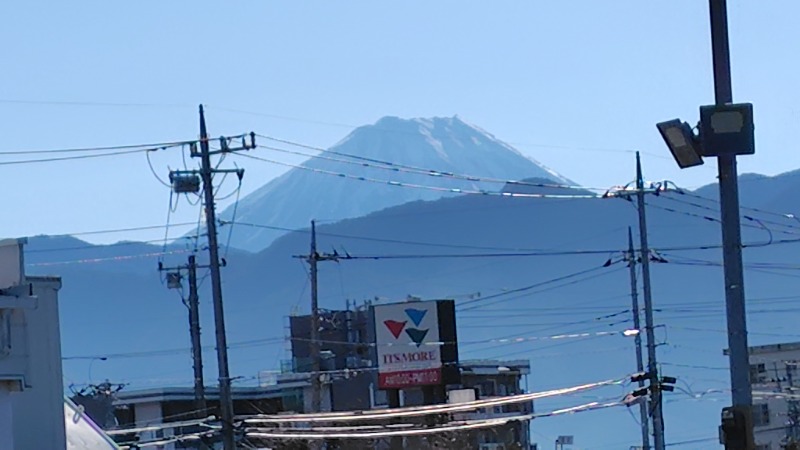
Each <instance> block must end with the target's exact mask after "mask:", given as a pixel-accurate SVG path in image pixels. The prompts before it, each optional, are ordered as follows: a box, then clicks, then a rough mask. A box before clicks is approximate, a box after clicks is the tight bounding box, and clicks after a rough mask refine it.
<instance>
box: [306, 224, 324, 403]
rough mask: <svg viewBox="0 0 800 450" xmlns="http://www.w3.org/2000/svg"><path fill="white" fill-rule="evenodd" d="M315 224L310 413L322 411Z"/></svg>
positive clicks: (311, 257)
mask: <svg viewBox="0 0 800 450" xmlns="http://www.w3.org/2000/svg"><path fill="white" fill-rule="evenodd" d="M318 261H319V253H317V224H316V222H315V221H313V220H312V221H311V251H310V252H309V254H308V264H309V266H311V336H310V337H311V346H310V347H311V348H310V356H311V412H320V410H321V409H322V386H321V385H322V380H320V360H319V356H320V342H319V302H318V298H317V262H318Z"/></svg>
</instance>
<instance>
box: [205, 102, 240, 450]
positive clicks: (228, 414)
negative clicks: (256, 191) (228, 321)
mask: <svg viewBox="0 0 800 450" xmlns="http://www.w3.org/2000/svg"><path fill="white" fill-rule="evenodd" d="M200 161H201V169H200V177H201V178H202V181H203V197H204V204H205V213H206V214H205V216H206V230H207V233H208V256H209V264H210V266H211V295H212V299H213V302H214V325H215V328H216V341H217V366H218V368H219V404H220V413H221V415H222V442H223V446H224V448H225V450H235V449H236V443H235V440H234V436H233V399H232V398H231V378H230V374H229V372H228V342H227V338H226V335H225V310H224V308H223V306H222V280H221V279H220V273H219V246H218V245H219V244H218V243H217V214H216V209H215V206H216V205H215V204H214V184H213V168H212V167H211V154H210V152H209V148H208V132H207V130H206V118H205V115H204V114H203V105H200Z"/></svg>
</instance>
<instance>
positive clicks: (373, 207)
mask: <svg viewBox="0 0 800 450" xmlns="http://www.w3.org/2000/svg"><path fill="white" fill-rule="evenodd" d="M295 150H297V149H295ZM306 151H307V150H306ZM343 155H353V156H355V157H356V158H351V157H347V156H343ZM320 156H321V158H311V159H309V160H307V161H306V162H304V163H303V164H302V168H295V169H292V170H290V171H289V172H287V173H285V174H284V175H282V176H280V177H278V178H276V179H274V180H272V181H270V182H269V183H267V184H265V185H264V186H262V187H261V188H259V189H258V190H256V191H255V192H253V193H252V194H250V195H248V196H246V197H245V198H243V199H242V200H241V201H240V203H239V206H238V209H237V217H236V220H237V221H239V222H245V223H254V224H258V225H266V226H272V227H278V228H292V229H295V228H304V227H307V226H308V224H309V222H310V220H311V219H312V218H313V219H324V220H334V221H335V220H341V219H347V218H354V217H360V216H363V215H365V214H368V213H371V212H374V211H378V210H381V209H384V208H388V207H391V206H396V205H400V204H403V203H407V202H411V201H415V200H435V199H438V198H441V197H445V196H452V195H455V194H454V193H452V192H448V189H465V190H488V191H493V192H496V191H500V190H501V189H502V188H503V184H502V183H495V182H483V181H469V180H463V179H462V180H459V179H454V178H452V177H446V176H432V175H430V174H422V173H414V172H413V171H408V170H403V169H402V167H403V166H412V167H417V168H424V169H432V170H435V171H438V172H451V173H457V174H468V175H475V176H478V177H483V178H487V177H490V178H498V179H503V180H520V179H523V178H538V179H544V180H549V181H550V182H551V183H559V184H574V183H572V182H571V181H570V180H568V179H567V178H565V177H563V176H561V175H559V174H558V173H556V172H555V171H553V170H550V169H548V168H546V167H544V166H542V165H541V164H539V163H537V162H536V161H533V160H532V159H529V158H527V157H525V156H524V155H522V154H521V153H520V152H518V151H517V150H515V149H514V148H513V147H511V146H510V145H508V144H506V143H504V142H502V141H500V140H498V139H497V138H495V137H494V136H493V135H491V134H490V133H488V132H486V131H484V130H482V129H480V128H478V127H476V126H474V125H470V124H468V123H466V122H464V121H463V120H461V119H460V118H458V117H453V118H433V119H408V120H407V119H400V118H397V117H384V118H382V119H380V120H379V121H378V122H376V123H375V124H374V125H368V126H363V127H360V128H357V129H356V130H354V131H353V132H352V133H350V134H349V135H348V136H347V137H345V138H344V139H343V140H342V141H341V142H339V143H338V144H337V145H335V146H333V147H332V148H330V149H329V150H328V151H326V152H323V153H322V154H321V155H320ZM271 157H275V158H277V156H273V155H271ZM343 159H345V160H347V161H351V163H346V162H341V160H343ZM367 160H369V161H387V162H392V163H394V164H396V165H397V167H395V169H398V170H386V168H385V166H384V168H383V169H380V168H376V167H375V166H376V165H379V164H377V163H374V162H369V163H367V164H368V165H364V164H361V163H363V162H365V161H367ZM323 172H334V173H342V174H347V175H350V176H352V177H362V178H368V179H369V180H371V181H366V180H356V179H352V178H349V177H348V178H345V177H341V176H335V175H332V174H330V173H323ZM390 182H392V183H394V184H396V183H401V184H406V185H408V184H414V185H419V186H428V187H432V188H441V190H434V189H425V188H419V187H417V188H414V187H402V186H396V185H392V184H389V183H390ZM232 215H233V210H232V208H228V210H226V211H224V212H223V213H222V215H221V217H222V218H223V219H226V220H230V219H231V217H232ZM283 233H284V232H283V231H280V230H271V229H263V228H246V229H242V228H240V229H239V230H238V231H237V232H236V233H235V234H234V238H233V241H232V244H231V245H232V246H233V247H238V248H242V249H248V250H250V251H256V250H260V249H263V248H266V247H267V246H269V244H270V243H271V242H272V241H274V240H275V239H276V238H277V237H279V236H281V235H282V234H283Z"/></svg>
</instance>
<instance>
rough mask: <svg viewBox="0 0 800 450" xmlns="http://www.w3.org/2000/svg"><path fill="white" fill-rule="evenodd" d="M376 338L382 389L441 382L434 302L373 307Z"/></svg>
mask: <svg viewBox="0 0 800 450" xmlns="http://www.w3.org/2000/svg"><path fill="white" fill-rule="evenodd" d="M375 340H376V345H377V354H378V382H379V386H380V388H381V389H400V388H404V387H411V386H420V385H431V384H440V383H441V382H442V356H441V352H440V350H441V343H440V342H439V317H438V314H437V303H436V302H435V301H432V302H407V303H395V304H392V305H380V306H375Z"/></svg>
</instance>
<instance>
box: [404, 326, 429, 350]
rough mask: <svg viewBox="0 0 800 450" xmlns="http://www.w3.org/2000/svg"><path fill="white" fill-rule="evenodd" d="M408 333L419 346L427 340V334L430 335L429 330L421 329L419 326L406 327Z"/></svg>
mask: <svg viewBox="0 0 800 450" xmlns="http://www.w3.org/2000/svg"><path fill="white" fill-rule="evenodd" d="M406 334H407V335H408V337H410V338H411V340H412V341H414V343H415V344H417V347H419V346H421V345H422V341H423V340H425V336H427V335H428V330H420V329H417V328H406Z"/></svg>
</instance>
